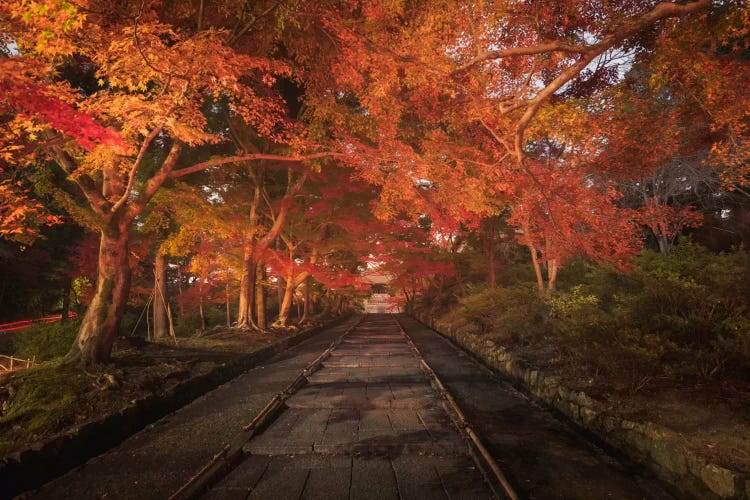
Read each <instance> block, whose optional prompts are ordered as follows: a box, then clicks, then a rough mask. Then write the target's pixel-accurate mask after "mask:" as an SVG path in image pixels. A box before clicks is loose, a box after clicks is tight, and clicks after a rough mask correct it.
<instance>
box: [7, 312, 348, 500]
mask: <svg viewBox="0 0 750 500" xmlns="http://www.w3.org/2000/svg"><path fill="white" fill-rule="evenodd" d="M345 318H346V316H341V317H339V318H336V319H334V320H333V321H331V322H329V323H327V324H326V325H324V326H320V327H315V328H310V329H308V330H304V331H302V332H300V333H298V334H297V335H294V336H291V337H287V338H285V339H282V340H279V341H278V342H275V343H273V344H271V345H270V346H268V347H264V348H263V349H260V350H258V351H255V352H253V353H251V354H248V355H247V356H242V357H241V358H237V359H235V360H232V361H230V362H227V363H223V364H221V365H218V366H216V367H215V368H214V369H212V370H211V371H210V372H208V373H205V374H202V375H197V376H195V377H191V378H189V379H187V380H184V381H182V382H180V383H179V384H177V385H176V386H174V387H173V388H171V389H170V390H169V391H167V392H166V393H164V394H160V395H155V394H152V395H150V396H147V397H145V398H142V399H139V400H137V401H134V402H133V404H130V405H128V406H127V407H125V408H123V409H122V410H120V411H119V412H117V413H113V414H109V415H103V416H102V417H100V418H98V419H96V420H93V421H89V422H85V423H82V424H80V425H77V426H75V427H73V428H71V429H68V430H67V431H64V432H62V433H60V434H58V435H57V436H55V437H53V438H50V439H49V440H47V441H44V442H38V443H35V444H33V445H32V446H31V447H30V448H28V449H26V450H22V451H18V452H14V453H10V454H8V455H6V456H5V457H2V458H1V459H0V498H12V497H13V496H14V495H17V494H19V493H22V492H24V491H27V490H30V489H34V488H37V487H39V486H41V485H42V484H44V483H46V482H49V481H51V480H52V479H54V478H56V477H58V476H61V475H62V474H64V473H66V472H68V471H69V470H71V469H73V468H74V467H76V466H78V465H81V464H83V463H85V462H86V461H87V460H89V459H90V458H93V457H95V456H97V455H99V454H101V453H103V452H104V451H106V450H108V449H110V448H112V447H114V446H116V445H117V444H119V443H120V442H122V441H124V440H125V439H126V438H128V437H130V436H132V435H133V434H135V433H136V432H138V431H140V430H141V429H143V428H144V427H146V426H147V425H149V424H151V423H153V422H156V421H157V420H159V419H160V418H162V417H164V416H165V415H167V414H169V413H172V412H174V411H176V410H178V409H180V408H182V407H183V406H185V405H187V404H188V403H190V402H191V401H193V400H194V399H196V398H198V397H200V396H202V395H203V394H205V393H207V392H209V391H212V390H213V389H215V388H217V387H219V386H220V385H222V384H224V383H226V382H229V381H230V380H232V379H234V378H236V377H238V376H239V375H241V374H242V373H244V372H246V371H247V370H249V369H251V368H253V367H255V366H257V365H259V364H260V363H262V362H264V361H266V360H268V359H270V358H271V357H273V356H275V355H276V354H278V353H281V352H283V351H285V350H287V349H289V348H290V347H293V346H295V345H297V344H299V343H300V342H302V341H304V340H307V339H308V338H310V337H312V336H313V335H315V334H316V333H318V332H320V331H322V330H323V329H325V328H329V327H331V326H334V325H336V324H337V323H339V322H340V321H343V320H344V319H345Z"/></svg>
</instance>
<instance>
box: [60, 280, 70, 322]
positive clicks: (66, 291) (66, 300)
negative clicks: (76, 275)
mask: <svg viewBox="0 0 750 500" xmlns="http://www.w3.org/2000/svg"><path fill="white" fill-rule="evenodd" d="M63 280H64V281H63V287H62V294H63V296H62V312H61V313H60V320H61V321H63V322H65V321H68V320H69V319H70V292H71V290H72V288H73V278H71V277H70V276H65V277H64V278H63Z"/></svg>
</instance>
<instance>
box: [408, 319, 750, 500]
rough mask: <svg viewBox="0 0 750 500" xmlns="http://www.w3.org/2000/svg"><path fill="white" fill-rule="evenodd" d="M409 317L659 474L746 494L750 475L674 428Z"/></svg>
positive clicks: (487, 343) (694, 487) (694, 486)
mask: <svg viewBox="0 0 750 500" xmlns="http://www.w3.org/2000/svg"><path fill="white" fill-rule="evenodd" d="M413 316H414V317H415V318H416V319H418V320H419V321H420V322H422V323H423V324H425V325H427V326H428V327H430V328H432V329H433V330H435V331H436V332H438V333H440V334H441V335H443V336H444V337H447V338H449V339H450V340H452V341H453V342H455V343H456V344H457V345H459V346H460V347H462V348H464V349H465V350H467V351H469V352H471V353H472V354H474V356H476V357H477V358H478V359H479V360H480V361H482V362H484V363H485V364H487V365H488V366H490V367H491V368H493V369H495V370H496V371H498V372H500V373H502V374H504V375H506V376H508V377H509V378H510V379H511V380H512V381H513V382H514V383H516V384H517V385H519V386H521V387H522V388H523V389H524V390H525V392H527V393H529V394H530V395H531V396H533V398H535V399H536V400H537V401H539V402H541V403H542V404H544V405H546V406H551V407H553V408H555V409H556V410H558V411H559V412H560V413H562V414H563V415H565V416H566V417H567V418H569V419H570V420H571V421H573V423H575V424H576V425H577V426H579V427H581V428H583V429H584V430H586V431H588V432H591V433H592V434H594V435H595V436H596V437H597V438H599V439H601V440H602V441H603V442H605V443H606V444H607V445H609V446H612V447H613V448H615V449H617V450H621V451H622V452H623V453H625V454H626V455H627V456H628V457H629V458H631V459H632V460H633V461H635V462H637V463H641V464H644V465H646V466H648V467H649V468H650V469H651V470H653V471H654V472H655V473H656V474H657V475H658V476H659V477H660V478H661V479H663V480H665V481H667V482H670V483H672V484H674V485H676V486H677V487H678V488H679V489H681V490H686V491H688V492H689V493H692V494H695V495H697V496H698V497H700V498H706V497H714V498H734V499H748V498H750V475H748V474H742V473H740V472H735V471H731V470H729V469H726V468H724V467H720V466H718V465H716V464H712V463H708V462H706V461H705V460H703V459H701V458H699V457H697V456H696V455H695V454H693V453H691V452H690V451H688V450H686V449H684V447H683V446H682V445H681V444H680V442H679V441H678V439H677V438H676V435H675V433H674V432H673V431H671V430H669V429H667V428H666V427H662V426H659V425H657V424H654V423H651V422H635V421H632V420H627V419H625V418H622V417H621V416H618V415H617V414H616V413H613V412H611V411H607V410H605V409H604V408H602V405H601V404H600V403H598V402H596V401H594V400H592V399H591V398H590V397H589V396H588V395H587V394H586V393H585V392H583V391H576V390H571V389H569V388H567V387H565V386H563V385H562V384H561V383H560V377H558V376H551V375H547V374H545V373H544V372H543V371H542V370H538V369H535V368H533V367H528V366H525V365H524V364H523V363H522V362H521V361H520V360H518V359H516V358H514V356H513V353H511V352H509V351H507V350H506V349H505V348H504V347H502V346H500V345H497V344H495V342H494V341H492V340H486V339H482V338H481V337H479V336H478V335H476V334H473V333H470V332H466V331H461V330H455V329H453V328H452V325H451V324H450V323H448V322H442V321H439V320H438V321H435V320H434V319H433V318H432V317H430V316H429V315H427V314H424V313H419V312H417V313H414V314H413Z"/></svg>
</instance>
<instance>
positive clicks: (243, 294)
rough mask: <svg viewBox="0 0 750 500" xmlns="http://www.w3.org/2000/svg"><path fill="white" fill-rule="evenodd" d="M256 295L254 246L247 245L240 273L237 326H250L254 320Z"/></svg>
mask: <svg viewBox="0 0 750 500" xmlns="http://www.w3.org/2000/svg"><path fill="white" fill-rule="evenodd" d="M254 295H255V262H254V261H253V251H252V247H249V246H248V247H245V249H244V251H243V257H242V273H241V275H240V300H239V310H238V311H237V326H238V327H240V328H246V327H249V326H250V325H251V324H252V321H253V305H254Z"/></svg>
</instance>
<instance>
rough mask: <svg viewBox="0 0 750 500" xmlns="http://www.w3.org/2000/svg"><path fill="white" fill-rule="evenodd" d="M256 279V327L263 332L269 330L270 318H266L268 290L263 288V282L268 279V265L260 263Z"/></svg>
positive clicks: (257, 267) (257, 266)
mask: <svg viewBox="0 0 750 500" xmlns="http://www.w3.org/2000/svg"><path fill="white" fill-rule="evenodd" d="M255 272H256V277H257V280H256V281H257V283H259V286H258V285H256V289H255V317H256V318H257V319H256V325H258V328H259V329H261V330H265V329H267V328H268V319H267V318H268V317H267V316H266V288H265V287H264V286H263V281H264V280H265V279H266V265H265V264H264V263H262V262H261V263H259V264H257V265H256V271H255Z"/></svg>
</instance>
